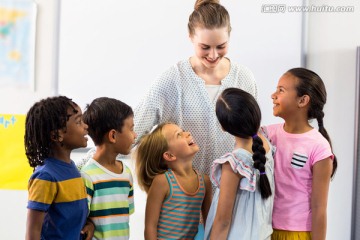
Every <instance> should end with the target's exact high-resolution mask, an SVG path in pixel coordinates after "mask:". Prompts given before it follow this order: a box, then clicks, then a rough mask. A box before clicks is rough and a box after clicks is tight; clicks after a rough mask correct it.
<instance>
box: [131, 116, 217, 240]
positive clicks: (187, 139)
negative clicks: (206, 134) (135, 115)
mask: <svg viewBox="0 0 360 240" xmlns="http://www.w3.org/2000/svg"><path fill="white" fill-rule="evenodd" d="M198 151H199V147H198V145H197V144H196V143H195V140H194V138H193V137H192V136H191V134H190V133H189V132H185V131H183V130H182V129H181V128H180V127H179V126H177V125H175V124H172V123H164V124H160V125H158V126H157V127H156V128H155V129H154V130H153V131H152V132H151V133H150V134H148V135H145V136H144V137H143V138H142V139H141V140H140V143H139V146H138V148H137V150H136V154H137V155H136V170H137V178H138V182H139V186H140V187H141V188H142V189H143V190H145V191H146V192H147V194H148V197H147V202H146V210H145V239H146V240H155V239H194V237H195V235H196V234H197V231H198V225H199V221H200V212H202V216H203V217H204V219H206V216H207V212H208V210H209V207H210V203H211V195H212V192H211V183H210V179H209V177H208V176H206V175H200V174H199V173H198V172H197V171H196V170H194V169H193V165H192V163H193V159H194V155H195V154H196V153H197V152H198Z"/></svg>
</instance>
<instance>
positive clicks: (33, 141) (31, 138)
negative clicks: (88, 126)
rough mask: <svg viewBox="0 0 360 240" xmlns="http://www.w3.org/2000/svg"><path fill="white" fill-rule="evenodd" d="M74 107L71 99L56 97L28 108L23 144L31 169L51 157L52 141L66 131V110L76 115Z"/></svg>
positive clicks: (74, 104) (68, 116) (67, 116)
mask: <svg viewBox="0 0 360 240" xmlns="http://www.w3.org/2000/svg"><path fill="white" fill-rule="evenodd" d="M76 106H77V104H76V103H74V102H73V101H72V100H71V99H69V98H67V97H65V96H58V97H50V98H46V99H42V100H40V101H39V102H36V103H35V104H34V105H33V106H32V107H31V108H30V110H29V111H28V113H27V114H26V120H25V136H24V144H25V154H26V157H27V158H28V160H29V164H30V166H31V167H33V168H35V167H36V166H39V165H43V164H44V160H45V159H46V158H48V157H49V156H52V155H53V152H52V148H53V144H54V141H53V140H54V139H58V138H59V132H58V131H59V130H60V129H63V130H65V131H66V122H67V121H68V119H69V118H70V116H71V115H69V114H68V110H69V109H71V110H72V111H73V113H77V110H76V109H75V107H76Z"/></svg>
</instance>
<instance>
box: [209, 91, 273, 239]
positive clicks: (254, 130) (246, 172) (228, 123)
mask: <svg viewBox="0 0 360 240" xmlns="http://www.w3.org/2000/svg"><path fill="white" fill-rule="evenodd" d="M216 116H217V118H218V120H219V122H220V125H221V127H222V129H223V130H224V131H226V132H228V133H230V134H231V135H233V136H234V137H235V147H234V150H233V151H232V152H231V153H227V154H225V155H224V156H222V157H221V158H219V159H216V160H215V161H214V162H213V164H212V166H211V172H210V173H211V181H212V183H213V184H214V185H215V187H216V190H215V194H214V198H213V201H212V204H211V207H210V210H209V214H208V219H207V221H206V225H205V239H214V240H218V239H230V240H234V239H243V240H262V239H270V236H271V233H272V226H271V219H272V207H273V198H274V197H273V196H274V194H273V192H274V175H273V168H274V160H273V157H272V150H273V149H271V145H270V144H269V142H268V141H267V140H266V139H265V138H264V136H262V135H261V134H260V133H258V130H259V128H260V121H261V112H260V108H259V106H258V104H257V102H256V100H255V98H254V97H253V96H252V95H251V94H249V93H247V92H245V91H243V90H241V89H238V88H228V89H225V90H224V91H223V92H222V93H221V95H220V96H219V98H218V100H217V102H216Z"/></svg>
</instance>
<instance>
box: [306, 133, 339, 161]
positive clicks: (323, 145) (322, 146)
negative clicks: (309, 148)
mask: <svg viewBox="0 0 360 240" xmlns="http://www.w3.org/2000/svg"><path fill="white" fill-rule="evenodd" d="M326 158H331V159H332V160H333V159H334V154H333V153H332V150H331V147H330V144H329V142H328V141H327V140H326V139H325V138H323V137H322V136H321V141H320V142H319V143H318V144H317V145H316V146H315V148H314V152H313V154H312V156H311V159H312V166H313V165H314V164H315V163H317V162H319V161H321V160H324V159H326Z"/></svg>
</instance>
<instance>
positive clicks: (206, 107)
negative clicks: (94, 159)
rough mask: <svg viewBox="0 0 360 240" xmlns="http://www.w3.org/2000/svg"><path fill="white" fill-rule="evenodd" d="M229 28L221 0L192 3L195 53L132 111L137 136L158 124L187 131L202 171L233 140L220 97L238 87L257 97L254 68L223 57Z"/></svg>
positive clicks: (163, 77)
mask: <svg viewBox="0 0 360 240" xmlns="http://www.w3.org/2000/svg"><path fill="white" fill-rule="evenodd" d="M230 32H231V25H230V16H229V13H228V11H227V10H226V9H225V8H224V7H223V6H222V5H221V4H219V1H196V3H195V9H194V11H193V12H192V13H191V15H190V17H189V22H188V34H189V36H190V40H191V42H192V44H193V47H194V54H193V55H192V56H190V57H189V58H187V59H185V60H182V61H180V62H178V63H176V64H175V65H174V66H172V67H170V68H169V69H168V70H167V71H165V72H164V73H163V74H161V75H160V77H159V78H158V79H157V80H156V81H155V82H154V83H153V84H152V86H151V88H150V90H149V91H148V93H147V94H146V95H145V98H143V100H142V101H141V102H140V104H139V105H138V106H137V107H136V108H135V112H134V116H135V132H136V133H137V134H138V139H140V138H141V136H143V135H144V134H145V133H146V132H148V131H150V130H151V128H152V127H153V126H154V125H157V124H159V123H162V122H169V121H170V122H174V123H176V124H178V125H179V126H181V127H182V128H183V129H186V130H188V131H191V132H192V134H193V136H194V139H195V141H196V142H197V144H198V145H199V147H200V151H199V152H198V153H197V154H196V155H195V159H194V162H193V164H194V167H195V168H196V169H197V170H198V171H200V172H201V173H205V174H209V168H210V165H211V163H212V161H213V160H214V159H216V158H217V157H219V156H221V155H222V154H223V153H225V152H227V151H230V150H231V149H232V148H233V146H234V142H235V140H234V138H233V137H231V136H230V135H229V134H227V133H225V132H224V131H222V130H221V127H220V125H219V123H218V121H217V119H216V115H215V102H216V98H217V97H218V95H219V94H220V93H221V92H222V91H223V90H224V89H226V88H229V87H236V88H241V89H243V90H245V91H247V92H249V93H251V94H252V95H253V96H254V97H257V86H256V83H255V79H254V76H253V74H252V72H251V71H250V70H249V69H248V68H246V67H245V66H242V65H239V64H237V63H235V62H233V61H231V60H230V59H229V58H227V57H226V55H227V53H228V48H229V40H230ZM214 86H217V90H215V91H213V89H214Z"/></svg>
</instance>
